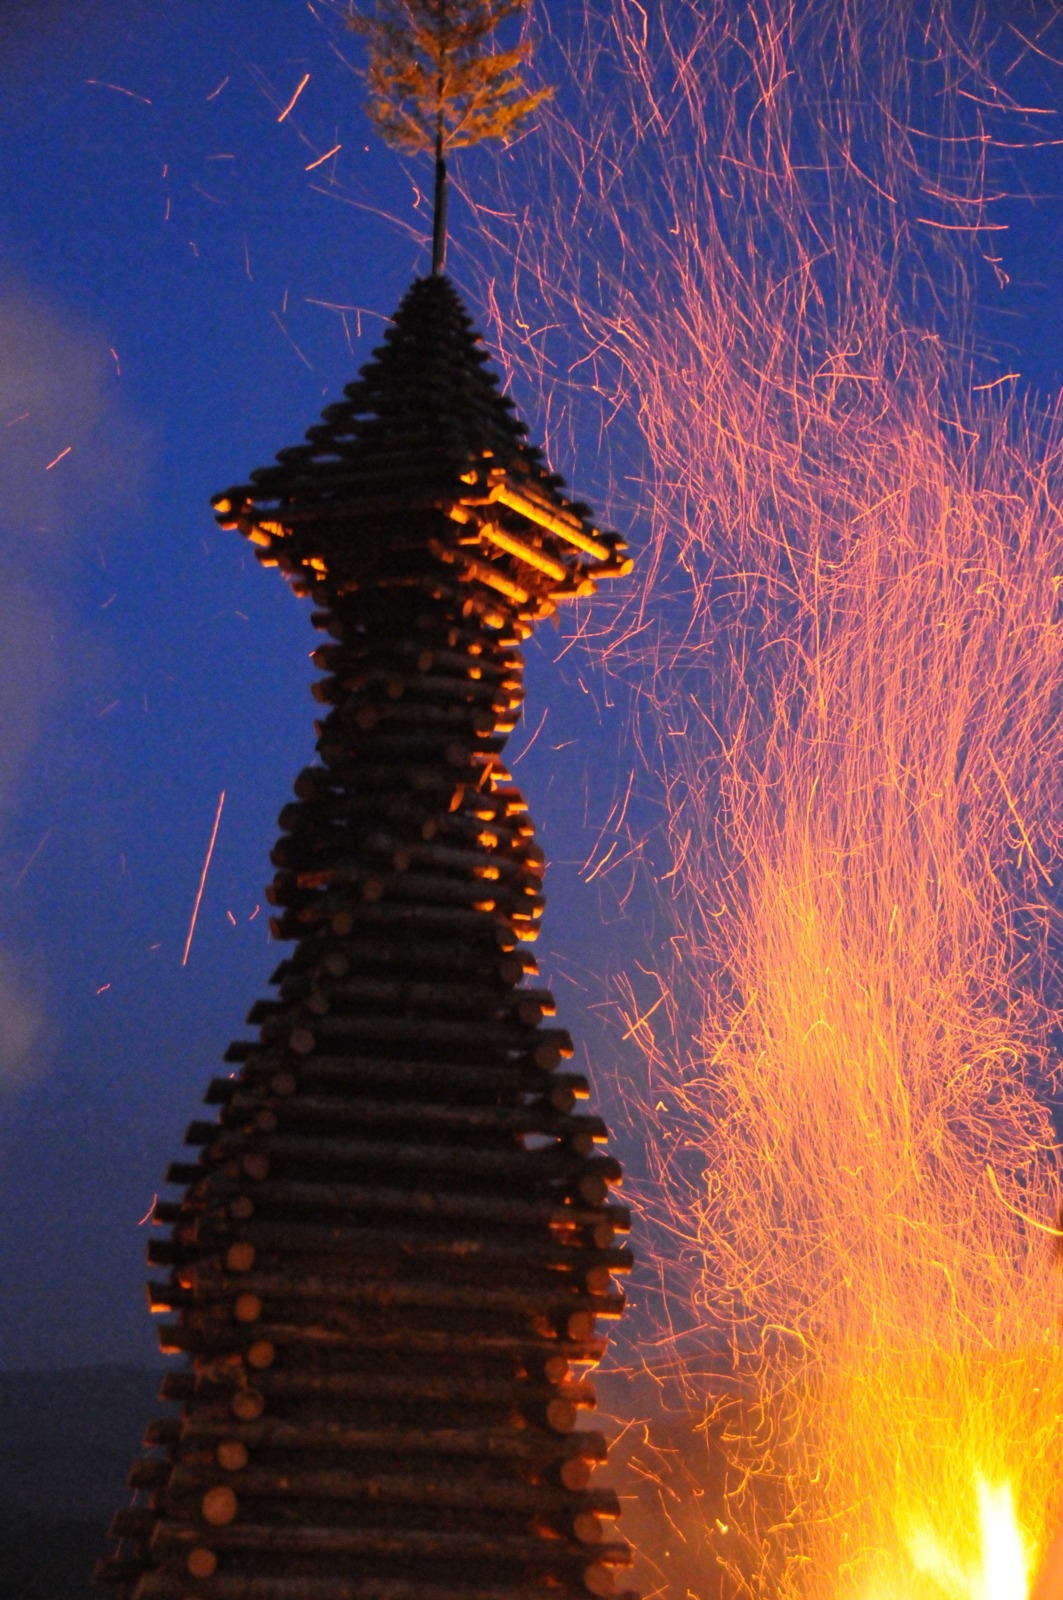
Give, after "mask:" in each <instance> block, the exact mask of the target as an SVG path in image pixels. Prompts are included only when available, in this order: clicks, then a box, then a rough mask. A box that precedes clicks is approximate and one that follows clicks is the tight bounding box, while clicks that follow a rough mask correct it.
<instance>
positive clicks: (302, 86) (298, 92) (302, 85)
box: [277, 72, 310, 122]
mask: <svg viewBox="0 0 1063 1600" xmlns="http://www.w3.org/2000/svg"><path fill="white" fill-rule="evenodd" d="M309 82H310V74H309V72H307V73H306V74H304V76H303V78H302V79H301V80H300V82H299V83H298V84H297V86H296V90H295V93H294V94H293V95H292V97H291V99H290V100H289V101H288V104H287V105H286V106H285V108H284V110H283V111H282V112H281V114H280V116H279V117H278V118H277V121H278V122H283V121H284V119H285V117H286V116H287V115H288V113H289V111H291V110H292V108H293V107H294V105H295V102H296V101H297V100H298V98H299V96H300V95H301V94H302V92H303V90H304V89H305V88H306V86H307V84H308V83H309Z"/></svg>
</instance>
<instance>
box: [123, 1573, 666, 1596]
mask: <svg viewBox="0 0 1063 1600" xmlns="http://www.w3.org/2000/svg"><path fill="white" fill-rule="evenodd" d="M562 1593H563V1591H562ZM191 1594H202V1595H203V1597H204V1600H208V1590H206V1589H202V1590H201V1589H199V1588H198V1587H197V1586H196V1585H194V1584H190V1583H189V1581H188V1579H187V1578H186V1577H183V1576H182V1575H180V1574H179V1573H177V1572H169V1571H166V1570H164V1569H163V1570H158V1571H155V1572H147V1573H145V1574H144V1576H143V1577H142V1578H141V1579H140V1582H139V1583H138V1585H137V1588H136V1591H135V1594H134V1597H133V1600H187V1597H188V1596H189V1595H191ZM209 1600H543V1593H542V1586H541V1584H540V1583H539V1582H537V1581H535V1580H532V1581H529V1582H522V1581H520V1580H518V1579H510V1580H509V1581H508V1582H507V1581H506V1580H505V1578H500V1577H499V1576H498V1575H497V1574H496V1573H495V1572H494V1571H493V1570H492V1571H491V1572H490V1574H488V1573H484V1574H482V1575H481V1574H477V1575H476V1577H475V1578H473V1577H472V1576H471V1575H470V1574H468V1573H464V1574H462V1576H461V1578H460V1579H459V1580H457V1581H454V1580H452V1581H447V1580H446V1579H445V1578H444V1579H443V1580H442V1581H440V1578H439V1575H438V1574H436V1573H433V1576H432V1580H431V1581H427V1580H425V1579H424V1578H422V1577H420V1576H417V1577H414V1578H392V1577H381V1576H380V1575H379V1574H374V1573H368V1572H364V1571H363V1572H359V1573H358V1574H357V1575H355V1576H346V1575H345V1576H342V1577H341V1576H339V1575H337V1574H336V1573H334V1572H330V1573H329V1574H328V1576H325V1577H316V1576H307V1575H305V1574H304V1573H298V1574H297V1573H292V1572H289V1573H285V1574H281V1575H265V1574H263V1573H254V1574H248V1573H243V1572H234V1573H230V1572H218V1573H215V1575H214V1576H213V1577H212V1578H211V1580H210V1588H209ZM613 1600H639V1596H638V1595H637V1594H636V1593H635V1592H634V1591H633V1590H632V1591H625V1592H623V1593H621V1592H619V1591H617V1592H616V1593H615V1594H614V1596H613Z"/></svg>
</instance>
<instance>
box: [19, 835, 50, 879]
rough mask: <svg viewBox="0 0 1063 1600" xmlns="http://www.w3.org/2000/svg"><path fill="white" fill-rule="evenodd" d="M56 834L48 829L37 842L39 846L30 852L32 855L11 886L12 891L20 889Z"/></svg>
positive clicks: (24, 863)
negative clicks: (20, 885) (24, 879)
mask: <svg viewBox="0 0 1063 1600" xmlns="http://www.w3.org/2000/svg"><path fill="white" fill-rule="evenodd" d="M54 832H55V829H54V828H48V829H46V831H45V832H44V833H43V834H42V836H41V838H40V839H39V840H38V841H37V844H36V845H35V846H34V848H33V850H32V851H31V852H30V855H29V856H28V857H27V859H26V860H25V861H24V862H23V864H22V870H21V871H20V872H19V874H18V876H17V878H16V879H15V881H14V882H13V883H12V885H11V887H12V889H17V888H18V886H19V884H20V883H21V882H22V880H23V878H24V877H25V876H26V874H27V872H28V871H29V870H30V868H31V867H32V865H33V863H34V862H35V861H36V859H37V857H38V856H39V855H40V853H41V851H42V850H43V849H44V847H45V845H46V844H47V843H48V840H49V839H50V838H51V837H52V834H53V833H54Z"/></svg>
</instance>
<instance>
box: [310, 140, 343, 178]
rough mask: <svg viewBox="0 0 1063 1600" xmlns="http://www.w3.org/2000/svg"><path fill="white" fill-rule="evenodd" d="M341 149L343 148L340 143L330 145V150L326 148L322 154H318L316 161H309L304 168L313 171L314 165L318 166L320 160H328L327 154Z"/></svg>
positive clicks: (332, 154) (329, 154)
mask: <svg viewBox="0 0 1063 1600" xmlns="http://www.w3.org/2000/svg"><path fill="white" fill-rule="evenodd" d="M342 149H343V146H342V144H334V145H333V146H332V149H331V150H326V151H325V154H324V155H323V156H318V158H317V160H316V161H311V163H310V165H309V166H308V167H307V168H306V171H307V172H313V170H314V168H315V167H320V166H321V164H322V162H324V161H327V160H328V158H329V156H334V155H336V154H337V153H338V152H339V151H340V150H342Z"/></svg>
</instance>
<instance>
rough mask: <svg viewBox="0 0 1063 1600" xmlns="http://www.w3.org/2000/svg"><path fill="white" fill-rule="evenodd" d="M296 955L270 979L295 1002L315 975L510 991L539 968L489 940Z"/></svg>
mask: <svg viewBox="0 0 1063 1600" xmlns="http://www.w3.org/2000/svg"><path fill="white" fill-rule="evenodd" d="M314 955H315V953H314V952H312V951H304V952H297V959H295V960H292V961H286V962H282V963H281V965H280V966H279V967H278V968H277V970H276V971H275V972H274V974H273V977H272V978H271V980H270V981H271V982H272V983H277V984H279V985H280V991H281V994H282V995H283V996H284V997H285V998H286V999H287V998H289V997H290V998H294V999H299V998H301V997H302V996H304V995H306V994H309V992H310V989H311V986H312V984H313V982H314V980H315V979H316V978H318V977H319V976H326V977H329V978H346V977H348V976H350V975H351V974H352V973H360V972H366V971H370V972H371V971H374V970H376V969H383V970H384V971H392V970H394V969H397V970H398V971H399V972H402V973H407V972H428V973H431V974H432V976H433V978H436V979H437V980H438V978H439V977H445V978H455V979H456V978H461V979H464V980H466V981H468V980H472V981H473V982H481V983H502V984H504V985H505V986H506V988H513V987H514V986H515V985H516V984H518V983H519V982H520V981H521V979H522V978H524V977H535V976H537V975H538V971H539V968H538V964H537V963H536V961H535V960H534V958H533V957H532V956H530V955H525V954H524V953H523V952H519V953H517V952H511V953H508V954H507V953H506V952H504V951H501V950H499V948H498V946H497V944H496V943H495V941H494V940H493V939H492V940H490V941H484V940H480V941H478V942H477V943H476V944H473V945H468V946H466V945H459V944H456V943H455V942H454V941H453V940H452V939H443V938H440V939H434V940H427V939H403V940H397V939H391V940H389V939H385V938H380V939H347V940H344V941H343V942H342V944H340V943H339V942H338V941H332V945H331V948H330V949H328V951H327V952H325V951H322V952H320V953H318V954H317V959H316V960H315V959H314Z"/></svg>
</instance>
